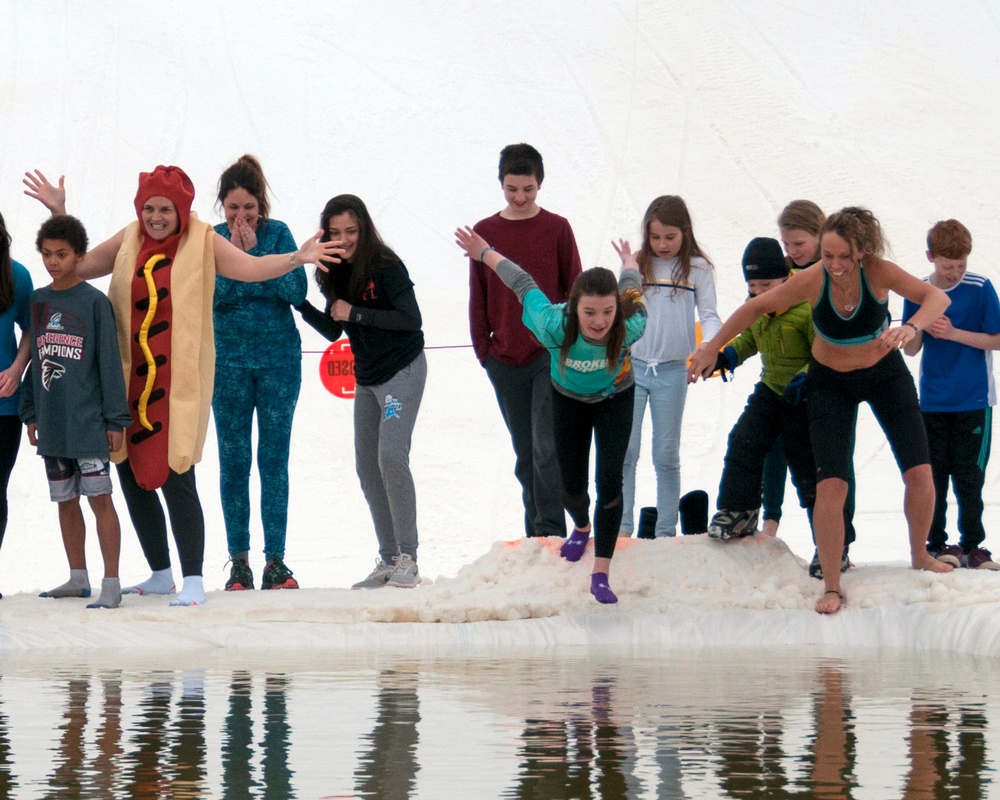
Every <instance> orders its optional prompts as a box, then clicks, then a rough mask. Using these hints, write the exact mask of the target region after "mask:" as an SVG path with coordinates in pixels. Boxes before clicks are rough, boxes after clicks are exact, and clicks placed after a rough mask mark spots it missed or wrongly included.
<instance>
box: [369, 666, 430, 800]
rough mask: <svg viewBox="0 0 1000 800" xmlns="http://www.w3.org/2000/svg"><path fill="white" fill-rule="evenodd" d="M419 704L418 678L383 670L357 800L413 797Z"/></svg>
mask: <svg viewBox="0 0 1000 800" xmlns="http://www.w3.org/2000/svg"><path fill="white" fill-rule="evenodd" d="M419 723H420V701H419V698H418V697H417V674H416V673H415V672H410V671H406V670H399V671H397V670H383V671H382V672H380V673H379V676H378V697H377V699H376V703H375V727H374V728H373V729H372V732H371V733H370V734H366V735H365V736H363V737H362V743H363V745H364V747H363V752H362V754H361V756H360V763H359V764H358V769H357V770H356V771H355V773H354V775H355V778H356V779H357V784H356V785H357V796H358V797H365V798H369V797H370V798H373V800H395V799H396V798H406V797H410V796H411V794H412V792H413V789H414V787H415V785H416V779H417V770H418V769H419V767H418V766H417V725H418V724H419Z"/></svg>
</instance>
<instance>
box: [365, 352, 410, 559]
mask: <svg viewBox="0 0 1000 800" xmlns="http://www.w3.org/2000/svg"><path fill="white" fill-rule="evenodd" d="M426 382H427V358H426V357H425V356H424V354H423V352H421V353H420V355H418V356H417V357H416V358H415V359H413V361H411V362H410V363H409V364H407V365H406V366H405V367H403V368H402V369H401V370H400V371H399V372H397V373H396V374H395V375H393V376H392V377H391V378H390V379H389V380H388V381H386V382H385V383H382V384H379V385H377V386H358V387H357V388H356V390H355V394H354V458H355V464H356V466H357V470H358V478H359V479H360V480H361V490H362V491H363V492H364V493H365V500H367V501H368V508H369V509H371V513H372V522H373V523H374V524H375V535H376V536H377V537H378V549H379V556H380V557H381V559H382V560H383V561H384V562H386V563H387V564H391V563H392V559H393V558H394V557H395V556H397V555H399V554H400V553H405V554H407V555H410V556H413V559H414V560H416V558H417V497H416V492H415V491H414V488H413V475H412V474H410V440H411V438H412V436H413V425H414V423H415V422H416V421H417V412H418V411H419V410H420V400H421V398H422V397H423V396H424V384H425V383H426Z"/></svg>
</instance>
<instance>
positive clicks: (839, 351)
mask: <svg viewBox="0 0 1000 800" xmlns="http://www.w3.org/2000/svg"><path fill="white" fill-rule="evenodd" d="M884 253H885V239H884V237H883V235H882V228H881V226H880V225H879V222H878V220H877V219H876V218H875V216H874V215H873V214H872V213H871V212H870V211H868V210H867V209H864V208H857V207H850V208H844V209H842V210H841V211H838V212H837V213H835V214H833V215H831V216H830V217H829V218H828V219H827V221H826V223H825V224H824V226H823V230H822V232H821V235H820V255H821V260H820V262H819V263H816V264H814V265H812V266H811V267H808V268H806V269H804V270H802V271H801V272H799V273H797V274H795V275H793V276H792V277H790V278H789V279H788V280H787V281H785V283H783V284H782V285H781V286H778V287H775V288H774V289H772V290H771V291H769V292H764V293H763V294H761V295H758V296H757V297H754V298H751V299H750V300H748V301H747V302H746V303H744V304H743V305H742V306H740V307H739V308H738V309H736V311H734V312H733V314H732V316H730V317H729V319H727V320H726V321H725V323H723V325H722V328H721V329H720V330H719V332H718V333H717V334H716V335H715V336H714V337H712V338H711V339H710V340H708V341H707V342H704V343H703V344H702V345H701V347H699V348H698V349H697V350H696V351H695V352H694V353H693V354H692V355H691V366H690V367H689V368H688V380H689V381H692V382H693V381H696V380H697V379H698V378H699V377H703V378H706V377H708V376H709V375H710V374H711V373H712V371H713V370H714V368H715V362H716V359H717V357H718V352H719V350H720V348H722V347H723V346H725V344H726V342H728V341H729V340H730V339H732V338H733V337H734V336H736V335H737V334H738V333H740V332H741V331H743V330H745V329H746V328H747V327H749V326H750V324H751V323H752V322H753V321H754V320H755V319H757V318H758V317H759V316H761V315H762V314H767V313H771V312H775V311H780V310H781V309H784V308H788V307H789V306H791V305H794V304H795V303H801V302H802V301H808V302H809V303H810V305H811V306H812V308H813V326H814V327H815V329H816V333H817V336H816V338H815V340H814V341H813V347H812V356H813V362H812V365H811V367H810V370H809V401H808V402H809V435H810V438H811V439H812V446H813V453H814V455H815V458H816V471H817V476H816V477H817V483H816V505H815V507H814V511H813V524H814V528H815V532H816V545H817V548H818V549H819V559H820V565H821V566H822V569H823V581H824V584H825V592H824V593H823V596H822V597H821V598H820V601H819V602H818V603H817V604H816V611H818V612H819V613H821V614H833V613H836V612H837V611H839V610H840V608H841V607H842V606H843V605H844V604H845V602H846V601H845V597H844V594H843V592H842V591H841V587H840V559H841V554H842V552H843V546H844V518H843V509H844V500H845V498H846V496H847V479H848V476H849V474H850V473H849V468H850V460H851V454H850V441H851V437H852V435H853V425H854V420H855V416H856V412H857V407H858V404H859V403H860V402H862V401H864V402H867V403H868V404H869V405H870V406H871V408H872V411H873V412H874V413H875V417H876V419H878V421H879V424H880V425H881V426H882V430H883V431H885V434H886V438H887V439H888V440H889V444H890V446H891V447H892V451H893V455H895V457H896V463H897V464H898V465H899V470H900V472H901V473H902V476H903V483H904V485H905V487H906V493H905V501H904V508H905V512H906V521H907V526H908V528H909V538H910V560H911V563H912V565H913V568H914V569H924V570H928V571H930V572H947V571H949V569H950V568H949V567H948V566H947V565H946V564H942V563H941V562H939V561H937V560H935V559H934V558H932V557H931V556H930V555H929V554H928V553H927V546H926V542H927V534H928V531H929V530H930V523H931V517H932V516H933V513H934V482H933V479H932V476H931V468H930V458H929V455H928V451H927V437H926V434H925V432H924V427H923V420H922V418H921V416H920V405H919V403H918V401H917V392H916V388H915V387H914V385H913V378H912V376H911V375H910V372H909V370H908V369H907V368H906V365H905V364H904V363H903V358H902V355H901V354H900V353H899V350H901V349H902V348H903V347H904V346H905V345H906V344H907V342H909V341H910V340H911V339H912V338H913V337H914V336H916V334H917V332H918V331H921V330H923V329H924V328H925V327H926V326H927V325H929V324H930V323H931V322H933V321H934V320H935V319H937V318H938V317H940V316H941V314H943V313H944V310H945V309H946V308H947V307H948V305H949V302H950V301H949V300H948V297H947V295H945V293H944V292H942V291H940V290H939V289H935V287H933V286H931V285H930V284H929V283H926V282H924V281H922V280H920V279H919V278H916V277H914V276H913V275H910V274H909V273H908V272H905V271H904V270H903V269H901V268H900V267H899V266H897V265H896V264H894V263H893V262H891V261H887V260H886V259H885V258H883V255H884ZM890 291H893V292H895V293H896V294H899V295H901V296H902V297H905V298H906V299H907V300H911V301H912V302H914V303H916V304H918V305H919V306H920V310H919V311H918V312H917V313H916V314H914V315H913V316H912V317H911V318H910V320H909V322H907V323H906V324H904V325H900V326H898V327H891V325H890V318H889V312H888V299H889V292H890Z"/></svg>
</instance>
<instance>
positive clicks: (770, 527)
mask: <svg viewBox="0 0 1000 800" xmlns="http://www.w3.org/2000/svg"><path fill="white" fill-rule="evenodd" d="M761 530H762V531H763V532H764V535H765V536H777V535H778V520H776V519H765V520H764V527H762V528H761Z"/></svg>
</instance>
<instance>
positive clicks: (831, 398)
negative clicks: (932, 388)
mask: <svg viewBox="0 0 1000 800" xmlns="http://www.w3.org/2000/svg"><path fill="white" fill-rule="evenodd" d="M862 402H865V403H868V405H869V406H871V409H872V412H873V413H874V414H875V419H876V420H878V424H879V425H881V426H882V430H883V431H884V432H885V436H886V439H888V440H889V446H890V447H891V448H892V454H893V455H894V456H895V457H896V464H897V465H898V466H899V471H900V472H901V473H903V472H906V471H907V470H909V469H912V468H913V467H916V466H919V465H920V464H930V451H929V450H928V447H927V431H926V429H925V428H924V418H923V415H922V414H921V413H920V402H919V401H918V400H917V389H916V386H914V385H913V376H912V375H910V371H909V370H908V369H907V368H906V364H905V363H904V361H903V356H902V355H901V354H900V353H899V351H898V350H893V351H892V352H891V353H889V354H888V355H887V356H886V357H885V358H883V359H882V360H881V361H879V362H878V363H877V364H874V365H873V366H870V367H868V368H867V369H855V370H850V371H849V372H838V371H837V370H833V369H830V368H829V367H827V366H824V365H823V364H820V363H819V362H818V361H813V362H812V363H811V364H810V366H809V400H808V405H809V438H810V440H811V441H812V449H813V456H814V458H815V460H816V480H817V482H818V481H821V480H824V479H826V478H840V479H841V480H844V481H849V480H850V478H851V446H852V442H853V441H854V437H853V435H852V434H853V432H854V427H855V425H856V417H857V408H858V405H859V404H860V403H862Z"/></svg>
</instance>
